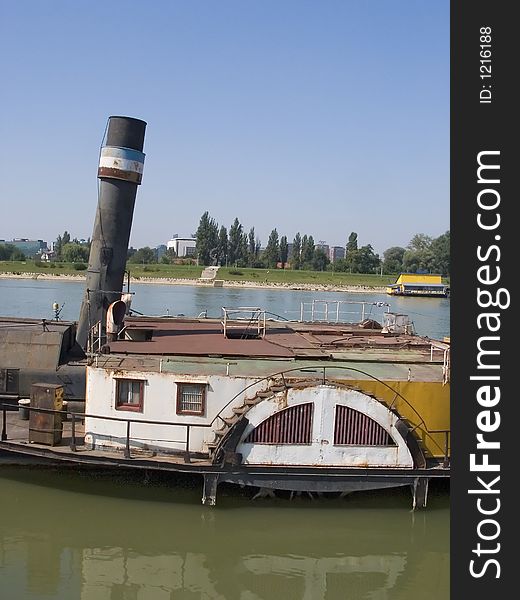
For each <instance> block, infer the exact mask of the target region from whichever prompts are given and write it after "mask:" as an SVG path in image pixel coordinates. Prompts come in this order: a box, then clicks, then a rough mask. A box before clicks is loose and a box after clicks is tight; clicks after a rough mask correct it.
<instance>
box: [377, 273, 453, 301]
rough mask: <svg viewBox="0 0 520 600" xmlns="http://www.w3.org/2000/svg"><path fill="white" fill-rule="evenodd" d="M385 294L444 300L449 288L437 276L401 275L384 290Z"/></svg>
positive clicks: (425, 274)
mask: <svg viewBox="0 0 520 600" xmlns="http://www.w3.org/2000/svg"><path fill="white" fill-rule="evenodd" d="M386 293H387V294H390V295H391V296H414V297H416V296H419V297H420V296H423V297H427V298H439V297H440V298H446V297H448V296H449V294H450V288H449V286H448V285H446V284H445V283H443V282H442V276H441V275H438V274H437V275H436V274H431V273H401V274H400V275H399V277H398V278H397V280H396V282H395V283H393V284H392V285H389V286H388V287H387V288H386Z"/></svg>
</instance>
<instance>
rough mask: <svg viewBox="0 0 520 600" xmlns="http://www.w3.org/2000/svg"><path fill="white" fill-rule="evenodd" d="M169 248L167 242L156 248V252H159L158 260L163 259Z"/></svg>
mask: <svg viewBox="0 0 520 600" xmlns="http://www.w3.org/2000/svg"><path fill="white" fill-rule="evenodd" d="M167 249H168V248H167V246H166V244H159V245H158V246H157V247H156V248H155V253H156V254H157V260H161V258H162V257H163V256H164V255H165V254H166V250H167Z"/></svg>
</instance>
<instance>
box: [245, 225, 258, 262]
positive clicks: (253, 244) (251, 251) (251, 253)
mask: <svg viewBox="0 0 520 600" xmlns="http://www.w3.org/2000/svg"><path fill="white" fill-rule="evenodd" d="M258 253H259V244H257V239H256V236H255V228H254V227H251V229H250V230H249V233H248V234H247V264H248V265H249V266H250V267H254V266H255V265H256V263H257V262H258Z"/></svg>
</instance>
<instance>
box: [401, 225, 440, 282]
mask: <svg viewBox="0 0 520 600" xmlns="http://www.w3.org/2000/svg"><path fill="white" fill-rule="evenodd" d="M432 242H433V239H432V238H431V237H430V236H429V235H426V234H424V233H417V234H415V235H414V236H413V238H412V239H411V240H410V243H409V244H408V246H407V247H406V251H405V253H404V256H403V270H405V271H407V272H409V273H417V272H418V271H425V272H428V273H431V272H432V271H433V270H435V269H434V262H435V257H434V253H433V251H432Z"/></svg>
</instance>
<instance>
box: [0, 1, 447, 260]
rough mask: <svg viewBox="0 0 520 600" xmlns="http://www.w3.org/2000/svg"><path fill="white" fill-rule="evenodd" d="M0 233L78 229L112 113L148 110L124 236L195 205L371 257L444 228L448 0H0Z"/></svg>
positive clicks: (261, 231) (139, 241)
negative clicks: (139, 173) (359, 248)
mask: <svg viewBox="0 0 520 600" xmlns="http://www.w3.org/2000/svg"><path fill="white" fill-rule="evenodd" d="M0 51H1V56H2V58H3V60H2V76H3V77H2V93H1V96H0V97H1V104H0V106H1V109H2V110H1V113H0V114H1V121H0V131H1V150H0V152H1V155H0V156H1V160H2V165H3V169H2V171H3V173H2V178H1V181H0V204H1V213H2V214H1V216H0V239H2V238H4V239H11V238H12V237H28V238H41V239H45V240H48V241H50V240H53V239H55V238H56V236H57V235H58V234H59V233H62V232H63V231H64V230H65V229H67V230H68V231H69V232H70V233H71V234H72V236H73V237H78V238H81V237H84V238H87V237H90V236H91V233H92V224H93V220H94V213H95V208H96V203H97V180H96V172H97V160H98V152H99V146H100V143H101V139H102V136H103V132H104V129H105V125H106V121H107V118H108V116H109V115H128V116H132V117H137V118H140V119H143V120H145V121H147V123H148V127H147V132H146V139H145V153H146V162H145V170H144V177H143V184H142V185H141V186H140V188H139V191H138V195H137V202H136V209H135V212H134V223H133V229H132V235H131V244H132V245H133V246H135V247H141V246H145V245H149V246H156V245H158V244H160V243H165V242H166V241H167V240H168V239H169V238H171V237H172V235H173V234H175V233H177V234H178V235H180V236H185V235H190V234H191V233H193V232H194V231H195V230H196V228H197V225H198V221H199V219H200V216H201V214H202V213H203V212H204V211H205V210H208V211H209V212H210V214H211V215H212V216H213V217H214V218H215V220H216V221H218V223H219V224H224V225H226V226H229V225H230V224H231V222H232V221H233V219H234V218H235V217H238V218H239V220H240V221H241V223H242V224H243V225H244V228H245V229H246V230H248V229H249V228H250V227H251V226H254V227H255V230H256V232H257V234H258V235H259V236H260V238H261V240H262V242H263V243H264V244H265V242H266V241H267V237H268V235H269V232H270V231H271V229H272V228H273V227H276V228H277V230H278V233H279V234H280V235H286V236H287V237H288V239H289V241H292V238H293V236H294V234H295V233H296V232H297V231H300V232H301V233H302V235H303V234H304V233H306V234H310V235H313V236H314V239H315V241H318V240H324V241H326V242H327V243H329V244H331V245H344V244H345V241H346V239H347V237H348V235H349V233H350V232H351V231H356V232H357V233H358V240H359V243H360V244H361V245H364V244H368V243H370V244H372V245H373V247H374V248H375V250H376V251H377V252H380V253H382V252H383V251H384V250H385V249H387V248H388V247H390V246H394V245H399V246H406V244H407V243H408V242H409V241H410V239H411V237H412V236H413V235H414V234H415V233H419V232H420V233H426V234H428V235H431V236H433V237H436V236H438V235H440V234H442V233H444V232H445V231H446V230H447V229H449V158H450V157H449V2H448V1H447V0H436V1H433V0H401V1H393V2H390V1H386V0H365V1H363V0H357V1H354V0H343V1H335V0H326V1H318V0H312V1H311V0H299V1H296V0H262V1H260V0H249V1H247V0H220V1H217V0H213V1H201V0H184V1H180V0H172V1H170V2H167V1H159V0H155V1H149V2H133V1H128V0H126V1H125V2H119V1H113V2H110V3H106V2H100V1H94V0H91V1H89V2H85V1H83V2H79V1H78V2H72V1H67V2H65V1H59V0H52V1H50V0H49V1H46V2H43V1H42V2H39V1H36V0H33V1H28V0H17V2H8V1H7V0H0Z"/></svg>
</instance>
